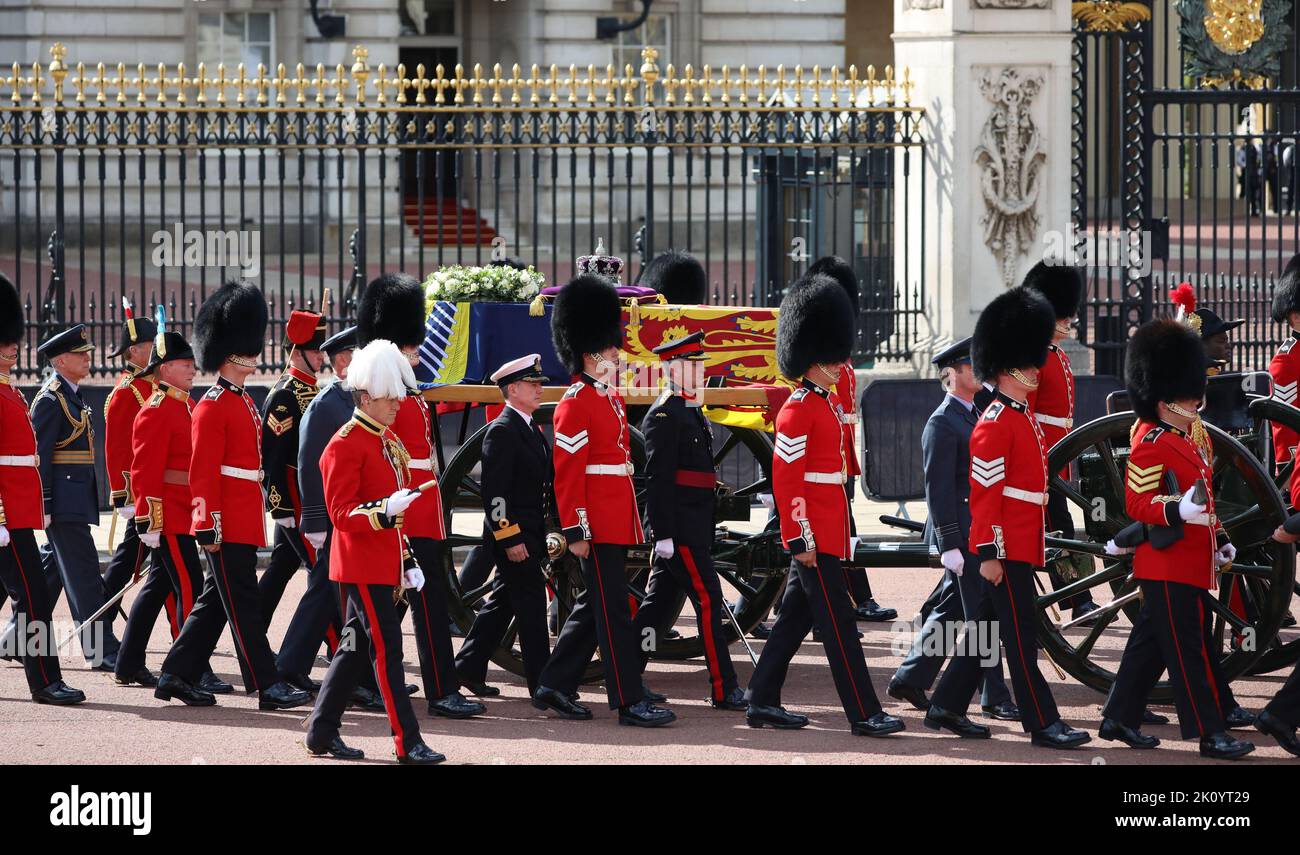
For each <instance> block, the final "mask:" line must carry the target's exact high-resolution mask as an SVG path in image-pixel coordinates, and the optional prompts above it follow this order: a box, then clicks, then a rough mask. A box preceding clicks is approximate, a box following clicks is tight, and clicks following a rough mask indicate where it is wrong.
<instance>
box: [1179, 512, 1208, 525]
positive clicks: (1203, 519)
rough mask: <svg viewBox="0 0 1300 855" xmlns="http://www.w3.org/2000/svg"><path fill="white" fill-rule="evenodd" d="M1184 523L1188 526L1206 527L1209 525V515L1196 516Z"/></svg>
mask: <svg viewBox="0 0 1300 855" xmlns="http://www.w3.org/2000/svg"><path fill="white" fill-rule="evenodd" d="M1184 522H1186V523H1187V524H1188V525H1204V526H1208V525H1210V515H1209V514H1197V515H1196V516H1194V517H1192V518H1191V519H1190V520H1184Z"/></svg>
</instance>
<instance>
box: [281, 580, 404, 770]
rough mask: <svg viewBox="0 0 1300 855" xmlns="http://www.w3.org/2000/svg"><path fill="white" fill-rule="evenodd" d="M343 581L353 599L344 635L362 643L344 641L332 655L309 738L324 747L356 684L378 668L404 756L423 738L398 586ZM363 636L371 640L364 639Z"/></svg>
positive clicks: (349, 599)
mask: <svg viewBox="0 0 1300 855" xmlns="http://www.w3.org/2000/svg"><path fill="white" fill-rule="evenodd" d="M339 587H340V588H342V590H343V596H344V598H345V599H346V600H347V604H348V621H347V624H346V625H345V626H344V629H343V637H344V638H345V639H346V638H352V639H356V641H357V642H358V643H355V644H340V645H339V648H338V652H337V653H335V655H334V658H333V659H332V660H331V661H330V667H329V670H328V671H326V672H325V679H324V680H322V681H321V687H320V693H319V694H318V695H317V696H316V707H315V709H313V710H312V713H311V716H310V717H309V718H308V719H307V744H308V745H309V746H311V747H313V748H316V747H321V748H324V747H326V746H328V745H329V744H330V742H332V741H333V740H334V737H336V736H338V735H339V727H340V726H341V725H342V723H343V711H344V710H345V709H347V706H348V703H349V702H350V701H351V699H352V690H353V689H355V688H356V687H357V683H358V681H359V680H360V679H361V675H362V674H363V673H364V672H365V671H366V670H367V669H373V671H374V674H375V677H376V681H377V682H378V684H379V694H380V695H381V696H382V697H383V699H384V710H385V711H386V712H387V714H388V724H389V727H391V728H392V731H393V745H394V747H395V749H396V752H397V756H398V757H404V756H406V754H408V753H409V752H410V750H411V749H412V748H414V747H415V746H416V745H417V744H419V743H420V742H421V741H422V740H421V738H420V725H419V723H418V722H417V721H416V719H415V710H414V709H413V708H412V707H411V698H410V696H409V695H407V694H406V677H405V673H404V672H403V670H402V619H401V617H400V616H399V614H398V610H397V606H395V605H394V604H393V586H392V585H354V584H352V583H350V582H344V583H342V584H341V585H340V586H339ZM425 587H428V585H427V584H426V585H425ZM363 638H364V639H367V640H368V641H369V643H368V644H361V643H359V642H360V641H361V639H363Z"/></svg>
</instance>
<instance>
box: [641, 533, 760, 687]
mask: <svg viewBox="0 0 1300 855" xmlns="http://www.w3.org/2000/svg"><path fill="white" fill-rule="evenodd" d="M674 546H675V547H676V551H675V552H674V553H673V557H672V558H655V563H654V569H653V570H651V571H650V580H649V581H648V582H646V590H645V599H644V600H642V602H641V608H639V609H637V612H636V622H635V624H634V625H635V628H636V637H637V641H638V644H639V649H640V651H641V670H642V671H644V670H645V666H646V662H647V661H648V660H649V658H650V654H651V653H652V652H653V651H654V648H655V641H656V639H655V638H653V637H652V636H651V633H657V632H658V629H659V626H660V625H661V624H662V623H663V620H664V618H665V617H666V615H665V612H667V611H668V609H669V608H675V607H676V604H677V603H678V602H679V600H678V597H679V596H680V595H681V594H685V595H686V596H688V597H690V599H691V604H692V605H694V606H695V617H696V622H697V624H698V626H699V628H700V640H701V641H702V642H703V643H704V661H705V664H706V665H707V667H708V669H709V696H710V697H711V698H712V699H713V700H715V701H720V700H722V699H723V698H725V697H726V696H727V695H729V694H731V692H732V691H733V690H735V688H736V686H737V681H736V669H735V668H734V667H733V666H732V664H731V653H730V652H729V651H728V650H727V635H726V627H725V626H724V625H723V616H722V610H723V609H725V608H726V607H727V604H726V602H725V601H724V600H723V598H722V584H721V583H720V582H719V581H718V574H717V572H716V571H715V570H714V569H713V557H712V556H711V555H710V554H709V547H708V546H707V545H705V546H687V545H686V544H682V543H674Z"/></svg>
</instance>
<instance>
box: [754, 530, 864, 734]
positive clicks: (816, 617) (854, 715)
mask: <svg viewBox="0 0 1300 855" xmlns="http://www.w3.org/2000/svg"><path fill="white" fill-rule="evenodd" d="M814 626H816V627H817V631H818V634H819V635H820V636H821V639H822V647H824V648H825V649H826V659H827V661H828V662H829V663H830V666H831V677H833V678H834V680H835V691H836V692H837V693H838V694H839V696H840V703H841V705H843V707H844V714H845V715H846V716H847V717H848V719H849V721H851V722H856V721H862V720H864V719H867V718H870V717H871V716H872V715H874V714H876V713H878V712H880V702H879V701H878V700H877V699H876V690H875V689H874V688H872V685H871V674H870V673H868V671H867V660H866V658H865V657H864V656H863V655H862V645H861V644H860V643H859V641H858V625H857V620H856V619H855V618H854V616H853V604H852V603H851V602H850V601H849V593H848V591H847V590H845V587H844V567H843V564H842V563H841V561H840V559H839V558H837V557H836V556H834V555H828V554H826V553H824V552H819V553H817V564H816V566H813V567H805V566H804V565H802V564H800V563H799V562H798V561H794V560H791V562H790V578H789V581H787V582H786V586H785V597H783V598H782V600H781V612H780V614H779V615H778V616H777V619H776V623H775V624H773V625H772V634H771V635H770V636H769V637H768V639H767V644H765V645H764V646H763V652H762V653H761V654H759V657H758V667H756V668H755V669H754V676H753V677H751V678H750V681H749V691H750V702H751V703H754V704H758V705H760V706H780V704H781V687H782V686H783V685H785V677H786V672H787V671H788V670H789V668H790V660H791V659H793V658H794V655H795V654H796V653H798V652H799V647H800V645H801V644H803V640H804V637H805V636H806V635H808V630H810V629H812V628H813V627H814Z"/></svg>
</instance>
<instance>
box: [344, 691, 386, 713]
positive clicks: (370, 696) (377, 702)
mask: <svg viewBox="0 0 1300 855" xmlns="http://www.w3.org/2000/svg"><path fill="white" fill-rule="evenodd" d="M348 705H349V706H352V707H355V708H357V709H359V710H365V711H366V712H383V711H384V699H383V696H381V695H380V694H379V693H378V692H376V691H373V690H372V689H367V688H366V687H365V686H357V687H356V688H354V689H353V690H352V697H351V698H350V699H349V700H348Z"/></svg>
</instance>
